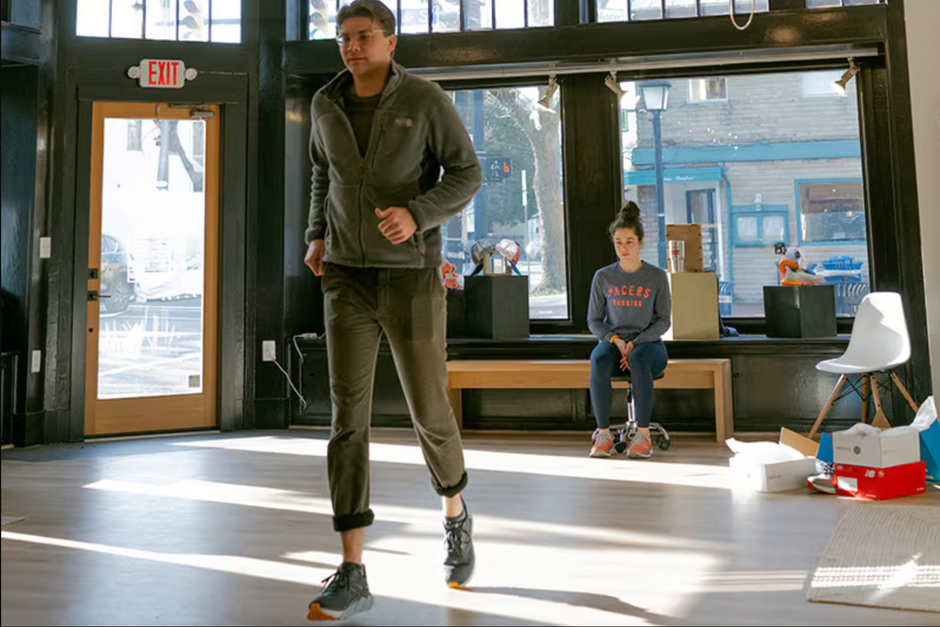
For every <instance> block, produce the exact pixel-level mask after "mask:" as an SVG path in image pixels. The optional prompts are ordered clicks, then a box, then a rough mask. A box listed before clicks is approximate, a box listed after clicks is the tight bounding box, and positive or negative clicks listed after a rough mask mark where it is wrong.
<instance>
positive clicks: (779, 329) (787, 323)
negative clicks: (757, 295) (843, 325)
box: [764, 285, 837, 338]
mask: <svg viewBox="0 0 940 627" xmlns="http://www.w3.org/2000/svg"><path fill="white" fill-rule="evenodd" d="M764 317H765V318H766V321H767V326H766V328H767V337H784V338H814V337H836V335H837V329H836V292H835V286H834V285H765V286H764Z"/></svg>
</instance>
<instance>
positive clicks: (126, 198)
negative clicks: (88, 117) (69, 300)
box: [98, 119, 206, 399]
mask: <svg viewBox="0 0 940 627" xmlns="http://www.w3.org/2000/svg"><path fill="white" fill-rule="evenodd" d="M136 127H140V128H141V129H142V141H141V149H140V150H131V149H129V147H128V145H127V136H128V129H130V128H136ZM205 127H206V125H205V122H203V121H198V120H185V121H183V120H181V121H176V120H173V121H168V120H127V119H108V120H106V122H105V136H104V142H105V150H104V174H103V177H104V180H103V187H102V238H101V239H102V241H101V253H102V254H101V268H100V278H101V289H100V294H101V301H100V302H101V323H100V337H99V342H98V351H99V364H98V398H99V399H110V398H128V397H140V396H144V397H146V396H166V395H178V394H198V393H201V392H202V379H203V358H202V355H203V344H204V342H203V328H204V325H203V322H204V320H203V318H204V316H203V306H202V296H203V284H204V272H203V265H204V264H203V261H204V248H205V221H206V205H205V202H206V201H205V193H204V185H203V167H202V165H201V164H200V163H199V162H198V160H197V159H195V157H194V155H193V154H192V147H193V146H205V132H206V128H205Z"/></svg>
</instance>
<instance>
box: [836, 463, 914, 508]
mask: <svg viewBox="0 0 940 627" xmlns="http://www.w3.org/2000/svg"><path fill="white" fill-rule="evenodd" d="M926 491H927V464H925V463H924V462H917V463H916V464H905V465H904V466H894V467H892V468H864V467H862V466H851V465H848V464H836V494H839V495H841V496H851V497H854V498H859V499H871V500H875V501H883V500H886V499H896V498H901V497H903V496H913V495H915V494H923V493H924V492H926Z"/></svg>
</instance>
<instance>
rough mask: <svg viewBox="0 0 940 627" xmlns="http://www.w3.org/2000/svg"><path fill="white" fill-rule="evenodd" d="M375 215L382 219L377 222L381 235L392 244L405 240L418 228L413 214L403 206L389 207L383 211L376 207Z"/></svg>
mask: <svg viewBox="0 0 940 627" xmlns="http://www.w3.org/2000/svg"><path fill="white" fill-rule="evenodd" d="M375 215H377V216H378V217H379V219H380V220H381V221H382V222H381V223H380V224H379V230H380V231H382V235H384V236H385V238H386V239H387V240H388V241H390V242H391V243H393V244H401V243H402V242H407V241H408V238H410V237H411V236H412V235H414V234H415V231H417V230H418V225H417V224H415V219H414V216H413V215H411V212H410V211H408V210H407V209H406V208H404V207H389V208H388V209H386V210H385V211H382V210H381V209H376V210H375Z"/></svg>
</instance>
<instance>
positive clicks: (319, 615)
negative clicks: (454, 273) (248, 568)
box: [307, 603, 342, 622]
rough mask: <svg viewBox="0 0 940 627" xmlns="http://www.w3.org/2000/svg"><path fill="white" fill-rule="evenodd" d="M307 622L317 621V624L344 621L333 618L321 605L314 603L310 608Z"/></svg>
mask: <svg viewBox="0 0 940 627" xmlns="http://www.w3.org/2000/svg"><path fill="white" fill-rule="evenodd" d="M307 620H309V621H317V622H326V621H331V620H342V619H339V618H337V617H335V616H331V615H330V614H327V613H326V612H324V611H323V610H322V609H321V608H320V604H319V603H314V604H313V605H311V606H310V611H309V612H307Z"/></svg>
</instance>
